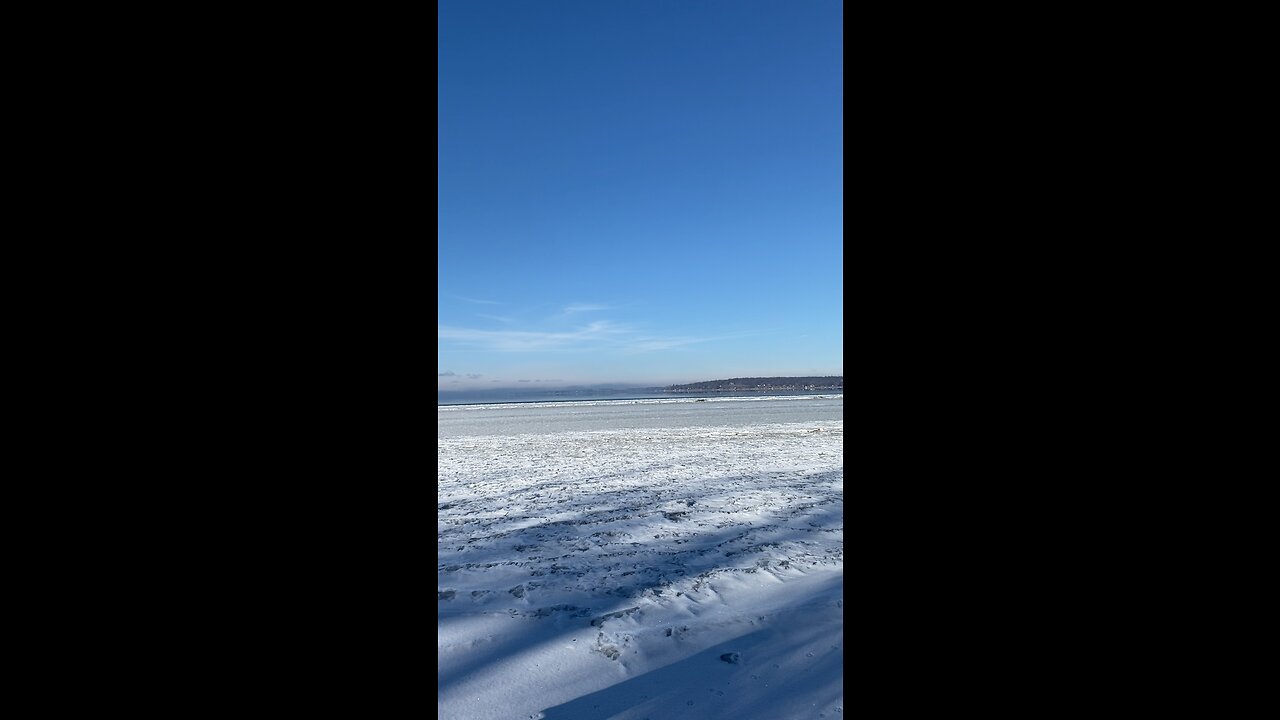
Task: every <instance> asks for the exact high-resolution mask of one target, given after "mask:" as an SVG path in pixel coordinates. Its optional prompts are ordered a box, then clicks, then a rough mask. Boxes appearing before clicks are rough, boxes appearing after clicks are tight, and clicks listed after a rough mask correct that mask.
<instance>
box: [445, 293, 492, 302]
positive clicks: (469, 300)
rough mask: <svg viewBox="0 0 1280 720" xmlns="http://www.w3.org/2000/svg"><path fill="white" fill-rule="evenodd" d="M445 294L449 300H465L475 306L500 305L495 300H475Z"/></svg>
mask: <svg viewBox="0 0 1280 720" xmlns="http://www.w3.org/2000/svg"><path fill="white" fill-rule="evenodd" d="M445 294H446V295H448V296H449V297H451V298H454V299H457V300H465V301H467V302H469V303H475V304H477V305H502V303H500V302H498V301H497V300H479V299H476V298H469V297H466V296H463V295H454V294H453V293H445Z"/></svg>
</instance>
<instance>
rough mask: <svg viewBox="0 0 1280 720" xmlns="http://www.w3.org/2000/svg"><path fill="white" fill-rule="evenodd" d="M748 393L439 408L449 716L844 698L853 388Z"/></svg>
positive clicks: (641, 712)
mask: <svg viewBox="0 0 1280 720" xmlns="http://www.w3.org/2000/svg"><path fill="white" fill-rule="evenodd" d="M752 400H753V401H754V402H734V401H732V400H731V399H727V398H726V399H720V398H717V399H714V400H712V401H708V402H705V403H696V404H693V403H695V402H696V401H693V400H679V401H675V402H671V401H659V402H647V403H646V402H643V401H641V402H640V403H637V402H636V401H631V400H627V401H613V402H593V403H591V404H590V406H589V407H583V405H585V404H573V403H557V404H553V403H531V404H527V405H523V406H515V407H512V406H466V407H465V409H461V408H462V407H463V406H453V407H441V408H440V409H439V413H438V415H439V421H440V425H439V427H440V430H439V433H438V436H437V447H438V451H439V469H438V505H439V526H438V563H439V564H438V568H437V573H438V575H437V578H438V579H437V585H438V588H437V590H438V598H439V599H438V605H437V626H438V641H437V659H438V667H439V670H438V676H437V681H438V688H439V689H438V695H437V703H438V710H439V715H440V717H442V718H448V719H450V720H488V719H490V718H493V719H502V720H507V719H513V718H534V719H537V720H575V719H579V720H587V719H588V718H589V719H590V720H601V719H603V718H619V719H626V720H643V718H652V719H653V720H658V719H659V718H661V719H663V720H667V719H678V718H735V719H738V720H751V719H753V718H762V719H763V718H769V719H771V720H773V719H776V720H785V719H787V718H821V717H826V718H836V717H841V716H842V713H843V707H842V706H843V693H844V691H843V684H842V674H843V649H844V623H843V599H842V598H843V595H842V593H843V583H844V580H843V578H844V536H843V524H844V517H843V506H842V502H843V495H844V465H843V442H844V438H843V435H844V421H843V396H839V395H836V396H813V397H809V396H800V397H794V396H793V397H786V398H766V399H756V398H753V399H752ZM565 405H571V406H573V407H564V406H565ZM779 419H782V420H786V421H785V422H774V420H779ZM735 655H736V658H735V657H734V656H735ZM722 656H728V657H727V659H722Z"/></svg>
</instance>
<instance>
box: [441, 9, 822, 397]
mask: <svg viewBox="0 0 1280 720" xmlns="http://www.w3.org/2000/svg"><path fill="white" fill-rule="evenodd" d="M841 8H842V6H841V4H840V3H839V2H835V1H833V0H832V1H827V0H799V1H796V2H772V1H770V2H763V1H758V0H744V1H743V2H735V3H726V2H710V1H705V2H652V3H633V2H620V1H619V2H610V1H603V2H549V3H524V2H507V1H498V0H478V1H476V2H452V1H445V2H442V3H440V4H439V35H438V40H439V44H438V47H439V50H438V54H439V55H438V60H439V71H438V73H439V74H438V77H437V81H438V84H437V100H438V121H439V131H438V136H437V144H438V148H439V158H440V159H439V164H438V167H437V180H438V188H439V190H438V196H439V197H438V199H439V214H438V216H437V229H438V232H439V247H438V255H437V261H438V275H437V285H438V287H437V295H438V301H439V315H438V318H437V363H438V364H437V388H438V389H439V390H442V391H447V390H474V389H497V388H555V387H564V386H569V385H595V384H606V383H616V384H620V385H621V384H629V385H668V384H673V383H685V382H699V381H704V380H717V379H725V378H732V377H767V376H802V375H815V376H821V375H843V372H844V357H843V340H844V338H843V131H842V123H843V75H842V65H841V64H842V55H843V38H842V35H841V27H842V9H841Z"/></svg>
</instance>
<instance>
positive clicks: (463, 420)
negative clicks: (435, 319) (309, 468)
mask: <svg viewBox="0 0 1280 720" xmlns="http://www.w3.org/2000/svg"><path fill="white" fill-rule="evenodd" d="M436 415H437V418H438V421H439V425H438V426H437V427H438V429H437V435H436V437H438V438H445V437H463V436H469V435H518V434H523V433H536V434H546V433H559V432H567V431H590V430H620V429H625V428H681V427H743V426H747V425H759V424H770V423H791V422H809V421H814V420H843V419H844V395H842V394H841V395H796V396H789V397H775V396H766V397H726V398H708V399H706V400H697V399H693V398H675V399H667V398H664V399H653V400H596V401H587V402H564V403H508V404H500V405H441V406H438V407H437V409H436Z"/></svg>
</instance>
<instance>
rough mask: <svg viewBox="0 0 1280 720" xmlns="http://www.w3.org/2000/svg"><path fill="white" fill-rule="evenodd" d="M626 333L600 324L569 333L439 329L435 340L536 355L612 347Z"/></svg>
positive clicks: (606, 324) (614, 327)
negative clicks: (557, 351)
mask: <svg viewBox="0 0 1280 720" xmlns="http://www.w3.org/2000/svg"><path fill="white" fill-rule="evenodd" d="M629 332H630V331H629V330H626V329H624V328H620V327H617V326H615V325H613V324H612V323H609V322H607V321H603V320H602V321H598V322H593V323H591V324H589V325H587V326H585V327H581V328H578V329H577V330H573V331H569V332H538V331H530V330H477V329H475V328H460V327H451V326H448V325H439V326H437V329H436V336H437V337H438V338H439V339H440V340H452V341H454V342H457V343H459V344H464V345H473V346H479V347H484V348H488V349H490V350H496V351H499V352H540V351H546V350H564V349H572V348H578V347H590V346H599V345H601V344H612V343H616V342H619V341H620V340H621V339H622V338H623V337H625V336H626V335H627V334H628V333H629Z"/></svg>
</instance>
